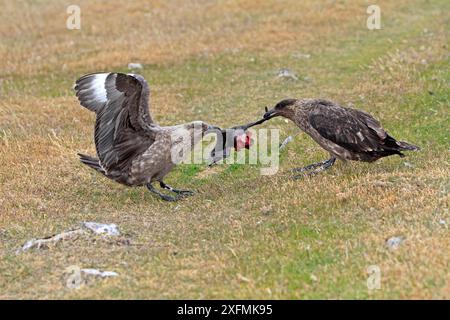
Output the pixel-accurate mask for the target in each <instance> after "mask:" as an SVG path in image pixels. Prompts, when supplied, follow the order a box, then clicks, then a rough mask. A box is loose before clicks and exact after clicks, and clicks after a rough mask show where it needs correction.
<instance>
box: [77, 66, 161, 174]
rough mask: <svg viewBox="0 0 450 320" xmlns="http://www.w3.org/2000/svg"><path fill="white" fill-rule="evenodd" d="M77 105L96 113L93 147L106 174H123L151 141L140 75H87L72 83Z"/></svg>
mask: <svg viewBox="0 0 450 320" xmlns="http://www.w3.org/2000/svg"><path fill="white" fill-rule="evenodd" d="M74 89H75V91H76V96H77V97H78V100H79V101H80V104H81V105H82V106H83V107H85V108H87V109H89V110H91V111H93V112H95V113H96V116H97V118H96V123H95V146H96V149H97V155H98V157H99V160H100V163H101V165H102V167H103V169H104V170H106V172H109V171H115V170H118V171H123V170H124V169H126V168H127V167H129V166H131V161H132V160H133V159H134V158H135V156H136V155H139V154H141V153H143V152H144V151H145V150H147V149H148V148H149V147H150V145H151V144H152V143H153V142H154V140H155V133H154V131H153V130H152V124H153V120H152V118H151V116H150V112H149V108H148V99H149V94H150V90H149V87H148V84H147V82H146V81H145V79H144V78H143V77H142V76H140V75H131V74H123V73H94V74H88V75H85V76H83V77H81V78H80V79H78V80H77V81H76V84H75V88H74Z"/></svg>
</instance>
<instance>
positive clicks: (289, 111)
mask: <svg viewBox="0 0 450 320" xmlns="http://www.w3.org/2000/svg"><path fill="white" fill-rule="evenodd" d="M297 101H298V100H297V99H285V100H281V101H280V102H278V103H277V104H276V105H275V106H274V107H273V108H272V109H270V110H268V109H267V107H266V113H264V119H267V120H268V119H270V118H273V117H277V116H283V117H285V118H290V117H291V116H293V115H294V114H295V107H296V105H297Z"/></svg>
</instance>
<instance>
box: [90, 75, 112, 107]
mask: <svg viewBox="0 0 450 320" xmlns="http://www.w3.org/2000/svg"><path fill="white" fill-rule="evenodd" d="M108 75H109V73H98V74H96V75H94V76H93V77H92V82H91V83H90V87H89V89H90V90H92V91H93V94H94V96H95V100H96V101H98V102H106V101H107V97H106V89H105V81H106V77H107V76H108Z"/></svg>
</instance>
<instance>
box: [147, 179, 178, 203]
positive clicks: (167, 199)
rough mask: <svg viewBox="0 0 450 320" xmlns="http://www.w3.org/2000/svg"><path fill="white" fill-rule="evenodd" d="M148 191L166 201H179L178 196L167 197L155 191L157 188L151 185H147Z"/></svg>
mask: <svg viewBox="0 0 450 320" xmlns="http://www.w3.org/2000/svg"><path fill="white" fill-rule="evenodd" d="M147 189H148V190H149V191H150V192H152V193H154V194H156V195H158V196H159V197H160V198H161V199H163V200H164V201H177V200H178V199H179V197H178V196H177V197H171V196H168V195H166V194H164V193H161V192H159V191H158V190H156V189H155V187H154V186H153V185H152V184H151V183H149V184H147Z"/></svg>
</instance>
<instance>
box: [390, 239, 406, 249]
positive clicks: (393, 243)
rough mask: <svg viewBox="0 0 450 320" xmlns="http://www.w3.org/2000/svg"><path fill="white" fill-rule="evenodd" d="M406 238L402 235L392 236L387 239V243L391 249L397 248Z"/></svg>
mask: <svg viewBox="0 0 450 320" xmlns="http://www.w3.org/2000/svg"><path fill="white" fill-rule="evenodd" d="M404 240H405V239H404V238H403V237H402V236H396V237H391V238H389V239H387V240H386V245H387V246H388V247H389V249H392V250H395V249H398V247H399V246H400V245H401V244H402V243H403V241H404Z"/></svg>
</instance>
